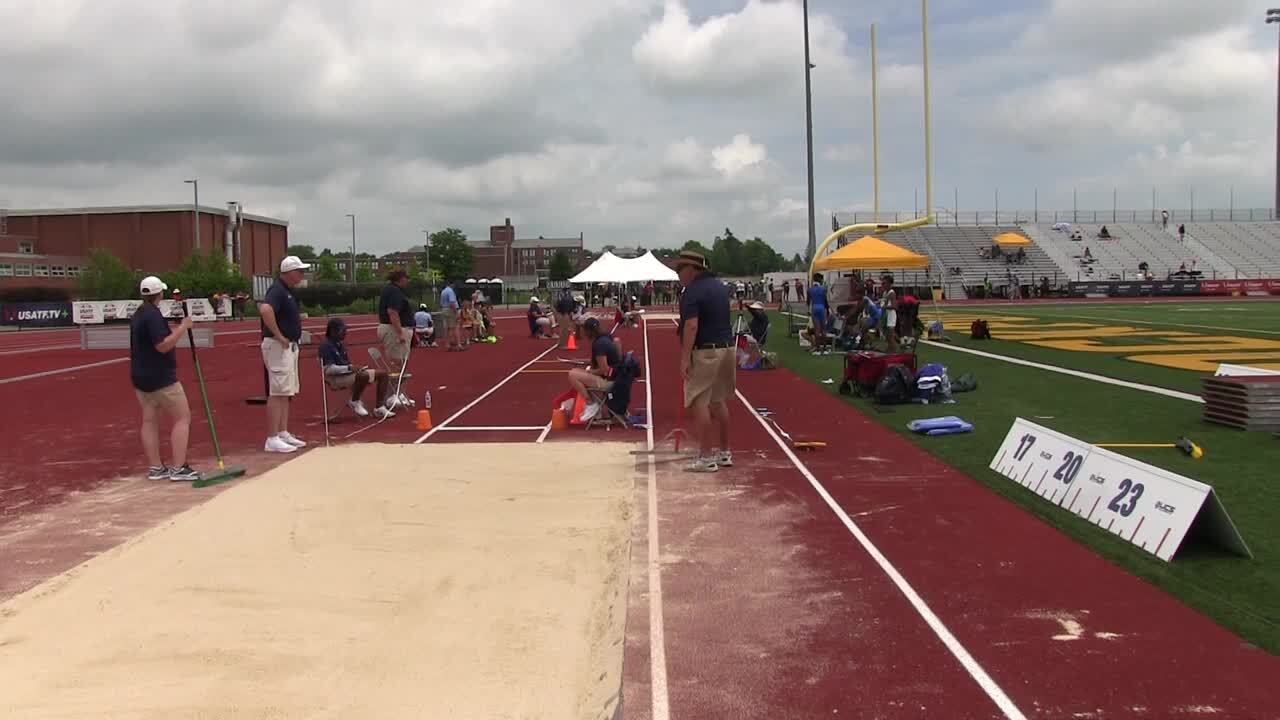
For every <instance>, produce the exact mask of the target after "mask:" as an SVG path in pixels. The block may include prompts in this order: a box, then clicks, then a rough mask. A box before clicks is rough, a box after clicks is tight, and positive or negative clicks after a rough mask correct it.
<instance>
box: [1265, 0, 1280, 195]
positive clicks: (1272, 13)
mask: <svg viewBox="0 0 1280 720" xmlns="http://www.w3.org/2000/svg"><path fill="white" fill-rule="evenodd" d="M1271 23H1280V8H1269V9H1268V10H1267V24H1268V25H1270V24H1271ZM1271 212H1272V215H1273V216H1274V215H1275V214H1277V213H1280V65H1278V66H1277V71H1276V197H1275V203H1274V204H1273V205H1272V206H1271Z"/></svg>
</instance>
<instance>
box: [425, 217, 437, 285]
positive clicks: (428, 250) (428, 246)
mask: <svg viewBox="0 0 1280 720" xmlns="http://www.w3.org/2000/svg"><path fill="white" fill-rule="evenodd" d="M422 234H423V235H424V236H425V238H426V239H424V240H423V241H422V252H423V255H424V257H423V258H422V264H423V268H422V272H423V273H425V274H426V276H427V282H431V231H430V230H426V229H424V230H423V231H422ZM431 287H433V288H434V287H435V283H432V284H431Z"/></svg>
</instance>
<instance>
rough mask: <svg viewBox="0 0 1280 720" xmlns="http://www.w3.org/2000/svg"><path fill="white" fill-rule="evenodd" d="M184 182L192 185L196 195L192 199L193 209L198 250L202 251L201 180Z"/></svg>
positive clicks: (193, 192)
mask: <svg viewBox="0 0 1280 720" xmlns="http://www.w3.org/2000/svg"><path fill="white" fill-rule="evenodd" d="M182 182H183V183H184V184H189V185H191V192H192V194H193V195H194V197H193V198H192V202H191V207H192V208H193V209H194V210H195V218H196V233H195V235H196V249H197V250H199V249H200V180H199V179H195V180H183V181H182Z"/></svg>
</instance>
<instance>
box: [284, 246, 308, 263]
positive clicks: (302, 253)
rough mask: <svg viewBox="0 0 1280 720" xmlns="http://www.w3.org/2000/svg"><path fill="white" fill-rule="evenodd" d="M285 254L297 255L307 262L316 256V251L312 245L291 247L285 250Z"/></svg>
mask: <svg viewBox="0 0 1280 720" xmlns="http://www.w3.org/2000/svg"><path fill="white" fill-rule="evenodd" d="M284 254H285V255H297V256H298V257H300V258H302V259H303V260H306V259H308V258H313V257H315V256H316V249H315V248H314V247H312V246H311V245H290V246H289V247H288V248H286V249H285V251H284Z"/></svg>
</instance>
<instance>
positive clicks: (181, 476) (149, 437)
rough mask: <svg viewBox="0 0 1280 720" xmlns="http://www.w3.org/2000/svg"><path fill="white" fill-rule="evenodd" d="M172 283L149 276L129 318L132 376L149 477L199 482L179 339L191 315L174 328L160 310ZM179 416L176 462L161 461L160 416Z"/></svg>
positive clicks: (174, 434)
mask: <svg viewBox="0 0 1280 720" xmlns="http://www.w3.org/2000/svg"><path fill="white" fill-rule="evenodd" d="M167 289H168V286H167V285H165V284H164V283H163V282H161V281H160V278H158V277H155V276H151V277H147V278H143V280H142V283H141V285H140V287H139V290H140V291H141V293H142V304H141V305H139V306H138V310H137V312H135V313H134V314H133V317H132V318H130V319H129V376H130V379H131V380H132V381H133V390H134V393H135V394H136V395H137V396H138V404H139V405H141V406H142V429H141V431H140V433H139V434H140V435H141V436H142V449H143V451H144V452H146V454H147V460H148V462H150V463H151V468H150V470H148V472H147V479H148V480H173V481H175V482H176V481H183V480H199V479H200V473H197V472H196V471H195V470H192V469H191V466H190V465H188V464H187V440H188V438H189V437H190V435H191V407H190V405H188V404H187V394H186V392H185V391H184V390H183V389H182V383H180V382H178V354H177V350H176V348H177V347H178V341H179V340H181V339H182V336H183V335H185V334H186V333H187V330H188V329H190V328H191V316H190V315H186V316H184V317H183V318H182V322H181V323H179V324H178V327H176V328H174V329H173V330H172V331H170V329H169V321H168V320H166V319H165V317H164V315H163V314H162V313H161V312H160V299H161V298H162V297H164V291H165V290H167ZM161 413H164V414H165V415H168V416H169V417H170V418H171V419H172V420H173V429H172V430H171V431H170V433H169V446H170V447H169V449H170V451H171V452H172V453H173V465H172V466H169V465H165V464H164V462H162V461H161V460H160V423H159V415H160V414H161Z"/></svg>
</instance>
